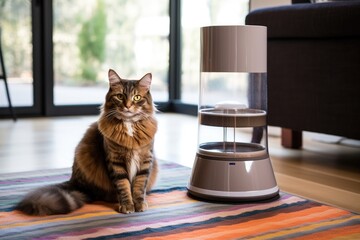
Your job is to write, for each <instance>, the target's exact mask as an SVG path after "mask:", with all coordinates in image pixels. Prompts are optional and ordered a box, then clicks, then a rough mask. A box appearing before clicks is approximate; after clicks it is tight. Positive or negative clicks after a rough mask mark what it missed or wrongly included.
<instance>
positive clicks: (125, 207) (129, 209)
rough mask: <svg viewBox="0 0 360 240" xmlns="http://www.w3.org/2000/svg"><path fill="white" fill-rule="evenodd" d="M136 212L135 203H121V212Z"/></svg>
mask: <svg viewBox="0 0 360 240" xmlns="http://www.w3.org/2000/svg"><path fill="white" fill-rule="evenodd" d="M133 212H135V207H134V205H133V204H120V205H119V213H125V214H129V213H133Z"/></svg>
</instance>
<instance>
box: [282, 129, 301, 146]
mask: <svg viewBox="0 0 360 240" xmlns="http://www.w3.org/2000/svg"><path fill="white" fill-rule="evenodd" d="M281 145H282V146H283V147H285V148H292V149H299V148H301V147H302V131H295V130H292V129H289V128H282V129H281Z"/></svg>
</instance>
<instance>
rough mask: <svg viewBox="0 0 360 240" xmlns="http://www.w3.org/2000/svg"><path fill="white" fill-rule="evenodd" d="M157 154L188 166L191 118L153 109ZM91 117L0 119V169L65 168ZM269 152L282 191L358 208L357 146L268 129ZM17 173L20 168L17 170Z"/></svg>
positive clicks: (193, 136)
mask: <svg viewBox="0 0 360 240" xmlns="http://www.w3.org/2000/svg"><path fill="white" fill-rule="evenodd" d="M157 118H158V121H159V130H158V133H157V135H156V141H155V152H156V155H157V157H158V158H159V159H163V160H168V161H173V162H177V163H179V164H182V165H185V166H188V167H192V165H193V161H194V157H195V153H196V148H197V119H196V117H191V116H186V115H179V114H158V116H157ZM96 119H97V117H96V116H90V117H89V116H87V117H57V118H35V119H19V120H18V121H17V122H15V123H14V122H12V121H11V120H4V119H3V120H0V174H1V173H8V172H22V171H31V170H39V169H51V168H63V167H70V166H71V165H72V161H73V151H74V148H75V146H76V145H77V143H78V141H79V140H80V138H81V137H82V135H83V133H84V132H85V130H86V128H87V127H88V126H89V125H90V124H91V123H92V122H93V121H96ZM269 132H270V134H269V152H270V156H271V160H272V164H273V167H274V171H275V176H276V179H277V182H278V185H279V187H280V189H281V190H282V191H286V192H289V193H293V194H296V195H300V196H303V197H306V198H309V199H313V200H317V201H319V202H323V203H327V204H330V205H335V206H338V207H341V208H344V209H347V210H351V211H353V212H357V213H360V148H359V147H350V146H344V145H339V144H329V143H323V142H319V141H314V140H312V139H310V138H309V137H305V139H304V147H303V149H302V150H289V149H284V148H283V147H281V146H280V138H279V132H280V130H279V129H278V128H270V130H269ZM19 174H21V173H19Z"/></svg>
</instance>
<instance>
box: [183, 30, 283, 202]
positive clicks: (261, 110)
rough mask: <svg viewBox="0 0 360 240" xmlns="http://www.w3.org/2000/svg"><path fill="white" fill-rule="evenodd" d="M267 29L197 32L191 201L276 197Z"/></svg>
mask: <svg viewBox="0 0 360 240" xmlns="http://www.w3.org/2000/svg"><path fill="white" fill-rule="evenodd" d="M266 41H267V29H266V27H263V26H211V27H203V28H201V66H200V68H201V69H200V71H201V76H200V97H199V108H198V119H199V126H198V149H197V153H196V158H195V162H194V166H193V170H192V174H191V178H190V181H189V184H188V192H189V194H190V195H193V196H195V197H199V198H203V199H208V200H218V201H235V202H236V201H255V200H264V199H270V198H273V197H276V196H278V193H279V188H278V186H277V183H276V180H275V176H274V172H273V169H272V165H271V162H270V158H269V153H268V143H267V139H268V138H267V86H266V85H267V79H266V70H267V69H266V67H267V62H266V57H267V55H266V51H267V44H266Z"/></svg>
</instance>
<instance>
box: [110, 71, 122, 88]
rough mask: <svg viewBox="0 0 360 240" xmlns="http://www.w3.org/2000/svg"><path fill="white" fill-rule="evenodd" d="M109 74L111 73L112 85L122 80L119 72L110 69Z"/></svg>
mask: <svg viewBox="0 0 360 240" xmlns="http://www.w3.org/2000/svg"><path fill="white" fill-rule="evenodd" d="M108 75H109V83H110V86H112V85H114V84H116V83H119V82H120V81H121V78H120V77H119V75H117V73H116V72H115V71H114V70H112V69H109V73H108Z"/></svg>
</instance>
